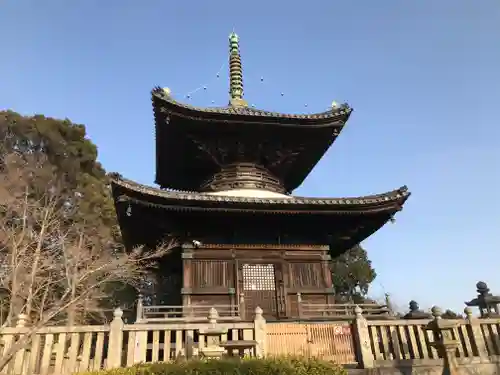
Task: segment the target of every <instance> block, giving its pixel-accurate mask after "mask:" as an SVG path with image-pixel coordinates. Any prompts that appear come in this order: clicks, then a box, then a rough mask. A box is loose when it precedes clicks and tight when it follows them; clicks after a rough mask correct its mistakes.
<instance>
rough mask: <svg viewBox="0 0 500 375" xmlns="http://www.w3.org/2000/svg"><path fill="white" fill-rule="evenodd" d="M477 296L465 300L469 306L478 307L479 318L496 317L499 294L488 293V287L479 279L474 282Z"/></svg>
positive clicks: (499, 301)
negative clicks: (467, 300)
mask: <svg viewBox="0 0 500 375" xmlns="http://www.w3.org/2000/svg"><path fill="white" fill-rule="evenodd" d="M476 288H477V297H476V298H474V299H472V300H470V301H469V302H465V304H466V305H467V306H469V307H477V308H479V313H480V315H481V318H498V317H500V312H499V309H498V304H500V296H494V295H493V294H491V293H490V288H488V285H487V284H486V283H485V282H484V281H479V282H478V283H477V284H476Z"/></svg>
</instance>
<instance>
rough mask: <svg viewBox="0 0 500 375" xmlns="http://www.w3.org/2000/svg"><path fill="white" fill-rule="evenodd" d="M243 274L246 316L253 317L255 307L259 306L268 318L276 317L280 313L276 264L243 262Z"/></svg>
mask: <svg viewBox="0 0 500 375" xmlns="http://www.w3.org/2000/svg"><path fill="white" fill-rule="evenodd" d="M242 276H243V277H242V281H243V288H242V289H243V294H244V297H245V310H246V317H247V318H251V317H253V316H254V314H255V308H256V307H257V306H259V307H260V308H261V309H262V310H263V312H264V314H263V315H264V317H265V318H266V319H271V320H272V319H276V318H277V315H278V314H277V299H276V292H277V291H276V275H275V266H274V264H269V263H268V264H262V263H246V264H243V265H242Z"/></svg>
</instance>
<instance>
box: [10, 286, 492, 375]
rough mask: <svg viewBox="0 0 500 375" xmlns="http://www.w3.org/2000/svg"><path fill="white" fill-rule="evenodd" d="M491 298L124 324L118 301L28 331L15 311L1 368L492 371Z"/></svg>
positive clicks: (258, 311) (214, 312)
mask: <svg viewBox="0 0 500 375" xmlns="http://www.w3.org/2000/svg"><path fill="white" fill-rule="evenodd" d="M478 285H479V284H478ZM478 289H479V288H478ZM483 297H484V296H483ZM486 297H487V296H486ZM490 297H492V296H490ZM492 298H493V297H492ZM492 298H489V297H488V298H486V299H483V302H485V301H486V302H488V301H489V302H488V303H489V304H490V305H488V306H486V305H487V303H486V302H485V303H486V304H485V303H483V302H481V301H480V299H476V300H473V301H471V302H469V303H468V304H469V305H471V306H477V307H479V309H480V316H478V317H476V316H474V315H473V311H472V307H471V306H468V307H466V309H465V317H464V318H460V319H445V318H443V313H442V311H441V310H440V309H439V308H437V307H434V308H433V309H432V315H430V314H426V313H423V312H419V311H418V308H417V309H415V304H413V307H414V308H413V311H412V312H411V313H409V314H407V315H406V316H405V317H406V319H395V318H394V319H379V320H374V319H366V317H365V316H364V314H363V311H362V309H361V308H360V307H356V308H355V311H354V316H353V319H352V320H350V321H345V320H342V321H334V320H327V321H325V320H322V321H317V322H313V321H284V322H283V321H276V322H266V320H265V319H264V317H263V315H262V314H263V312H262V310H261V309H260V308H257V309H256V311H255V316H254V317H253V320H251V321H247V322H242V321H225V320H223V319H219V317H218V313H217V310H216V309H215V308H211V309H210V312H209V314H208V316H207V317H206V319H205V320H204V321H197V322H177V323H174V322H167V323H165V322H163V323H140V322H139V323H135V324H125V322H124V321H123V319H122V317H123V312H122V311H121V310H120V309H116V310H115V311H114V318H113V320H112V322H111V323H110V324H108V325H93V326H75V327H44V328H41V329H39V330H37V331H35V332H33V330H32V329H31V328H30V327H28V326H27V322H26V317H25V316H22V315H21V316H19V319H18V321H17V326H16V327H11V328H2V329H0V359H1V358H2V357H3V358H6V356H9V354H11V355H12V359H11V360H10V362H9V363H8V365H7V366H6V367H5V368H4V369H3V371H1V373H2V374H9V375H11V374H16V375H17V374H70V373H75V372H81V371H87V370H97V369H102V368H108V369H109V368H116V367H125V366H130V365H133V364H135V363H140V362H157V361H168V360H172V359H179V358H190V357H196V356H204V357H220V356H222V355H232V356H243V355H249V356H257V357H263V356H276V355H290V354H293V355H302V356H308V357H320V358H323V359H325V360H331V361H335V362H337V363H339V364H342V365H345V366H346V367H348V368H349V369H350V371H353V372H356V371H365V372H369V373H380V374H382V373H384V374H386V373H387V374H393V373H409V374H410V373H426V374H431V373H436V374H437V373H441V372H442V371H443V370H446V371H448V373H452V374H453V373H455V374H458V373H460V374H462V373H464V374H472V373H481V374H494V373H498V372H499V371H500V335H499V334H500V317H499V316H498V315H497V313H496V310H495V307H493V302H494V298H493V299H492ZM26 338H29V340H28V341H27V344H26V345H23V346H21V347H19V348H17V349H16V350H14V349H13V348H15V347H16V346H18V344H20V343H22V342H23V340H24V339H26Z"/></svg>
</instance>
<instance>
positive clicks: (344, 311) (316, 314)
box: [299, 302, 391, 320]
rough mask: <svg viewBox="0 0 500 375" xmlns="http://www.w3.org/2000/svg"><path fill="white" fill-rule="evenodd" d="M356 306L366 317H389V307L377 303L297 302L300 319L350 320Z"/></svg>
mask: <svg viewBox="0 0 500 375" xmlns="http://www.w3.org/2000/svg"><path fill="white" fill-rule="evenodd" d="M356 306H358V307H360V308H361V309H362V310H363V315H364V316H365V318H367V319H377V318H378V319H380V318H382V317H386V318H389V317H391V312H390V309H389V308H388V307H387V306H385V305H378V304H374V303H373V304H360V305H356V304H353V303H344V304H340V303H339V304H318V303H309V302H300V303H299V317H300V318H301V319H316V318H325V319H329V320H332V319H337V320H352V318H353V317H354V316H355V312H354V309H355V308H356Z"/></svg>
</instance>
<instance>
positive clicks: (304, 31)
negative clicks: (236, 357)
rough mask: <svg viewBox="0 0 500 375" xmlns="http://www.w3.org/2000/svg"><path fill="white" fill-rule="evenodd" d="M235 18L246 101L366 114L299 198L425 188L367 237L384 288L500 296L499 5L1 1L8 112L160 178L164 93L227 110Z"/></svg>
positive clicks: (456, 303) (148, 179) (111, 162)
mask: <svg viewBox="0 0 500 375" xmlns="http://www.w3.org/2000/svg"><path fill="white" fill-rule="evenodd" d="M233 28H234V29H235V31H236V32H237V33H238V34H239V35H240V40H241V49H242V58H243V66H244V71H245V96H246V98H247V99H248V101H249V102H250V103H252V104H255V105H256V106H258V107H261V108H264V109H270V110H275V111H282V112H320V111H323V110H325V109H326V108H327V107H328V106H329V105H330V103H331V102H332V100H336V101H347V102H348V103H349V104H350V105H351V106H352V107H354V113H353V115H352V116H351V119H350V121H349V123H348V125H347V126H346V128H345V129H344V131H343V133H342V134H341V136H340V137H339V138H338V140H337V142H336V143H335V145H334V146H333V147H332V148H331V149H330V151H329V152H328V153H327V155H326V156H325V157H324V158H323V159H322V160H321V162H320V163H319V164H318V166H317V167H316V169H315V170H314V172H313V173H312V174H311V175H310V177H309V178H308V179H307V181H306V182H305V183H304V184H303V185H302V186H301V187H300V188H299V189H298V190H297V191H296V192H295V193H296V194H298V195H310V196H358V195H365V194H372V193H381V192H385V191H388V190H392V189H394V188H397V187H399V186H401V185H404V184H406V185H408V186H409V188H410V190H411V192H412V193H413V195H412V197H411V198H410V200H409V201H408V202H407V204H406V207H405V209H404V211H403V212H401V213H400V214H398V216H397V221H396V223H395V224H388V225H387V226H386V227H384V228H383V229H382V230H381V231H380V232H378V233H376V234H375V235H373V236H372V237H370V238H369V239H368V240H366V241H365V242H364V245H365V247H366V249H367V250H368V252H369V256H370V258H371V259H372V260H373V264H374V266H375V268H376V270H377V273H378V275H379V276H378V278H377V280H376V281H375V283H374V285H373V287H372V290H371V293H372V295H374V296H376V297H380V296H382V295H383V293H384V292H388V293H391V294H392V296H393V300H394V301H395V302H396V304H397V305H400V306H401V307H402V308H406V306H407V302H408V301H409V300H410V299H415V300H417V301H418V302H420V304H421V305H422V306H423V307H430V306H432V305H433V304H438V305H440V306H441V307H443V308H453V309H455V310H462V309H463V307H464V305H463V301H464V300H466V299H470V298H472V297H473V296H474V294H475V283H476V281H478V280H480V279H481V280H484V281H486V282H488V283H489V285H490V287H491V289H492V290H493V291H494V292H497V293H499V294H500V277H499V264H500V240H499V238H498V233H499V232H500V217H499V215H500V214H499V212H500V202H499V199H500V198H499V196H500V195H499V194H498V190H497V189H498V185H499V183H500V168H499V162H500V149H499V145H500V142H499V137H500V124H499V121H498V109H497V108H498V102H499V100H500V43H499V40H500V3H499V2H498V1H497V0H481V1H470V0H468V1H466V0H454V1H451V0H439V1H438V0H419V1H416V0H414V1H408V0H406V1H403V0H397V1H396V0H379V1H369V0H365V1H360V0H358V1H337V0H329V1H326V0H323V1H319V0H311V1H307V2H299V1H296V2H294V1H282V0H279V1H278V0H275V1H261V0H254V1H252V2H238V1H226V0H218V1H201V0H199V1H187V0H186V1H178V2H173V1H170V2H169V1H160V0H148V1H138V0H135V1H131V0H120V1H117V0H108V1H102V0H85V1H83V0H81V1H63V0H59V1H56V0H45V1H39V0H37V1H34V0H32V1H28V0H17V1H13V0H11V1H9V0H4V1H2V2H1V4H0V41H1V44H2V50H3V51H4V52H3V53H2V56H1V58H0V108H10V109H13V110H15V111H18V112H21V113H23V114H33V113H41V114H45V115H48V116H52V117H62V118H64V117H67V118H70V119H71V120H73V121H75V122H78V123H83V124H85V125H86V126H87V129H88V133H89V136H90V137H91V138H92V140H93V141H94V142H95V143H96V144H97V145H98V146H99V159H100V161H101V162H102V163H103V164H104V166H105V167H106V169H107V170H109V171H118V172H120V173H122V174H123V175H125V176H126V177H128V178H131V179H135V180H137V181H139V182H142V183H147V184H152V183H153V179H154V142H153V134H154V133H153V130H154V128H153V114H152V109H151V101H150V90H151V88H152V87H153V86H155V85H160V86H168V87H170V88H171V89H172V92H173V94H174V95H176V96H177V97H178V98H179V99H182V98H183V97H184V96H185V95H186V94H187V93H188V92H190V91H192V90H194V89H196V88H197V87H200V86H202V85H204V84H206V85H207V90H200V91H198V92H196V93H194V94H193V95H192V98H191V100H190V102H191V103H192V104H196V105H202V106H203V105H211V103H212V101H214V103H215V104H216V105H225V104H227V84H228V82H227V72H226V70H225V69H224V70H223V71H222V73H221V75H220V78H219V79H217V77H216V73H217V71H218V70H219V69H220V67H221V65H222V64H223V63H225V62H226V61H227V50H228V45H227V37H228V34H229V33H230V32H231V31H232V30H233ZM260 77H264V82H261V81H260ZM281 92H283V93H284V95H283V96H281V94H280V93H281ZM306 104H307V107H306V106H305V105H306Z"/></svg>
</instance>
